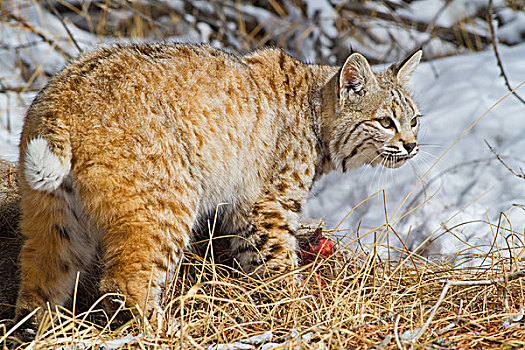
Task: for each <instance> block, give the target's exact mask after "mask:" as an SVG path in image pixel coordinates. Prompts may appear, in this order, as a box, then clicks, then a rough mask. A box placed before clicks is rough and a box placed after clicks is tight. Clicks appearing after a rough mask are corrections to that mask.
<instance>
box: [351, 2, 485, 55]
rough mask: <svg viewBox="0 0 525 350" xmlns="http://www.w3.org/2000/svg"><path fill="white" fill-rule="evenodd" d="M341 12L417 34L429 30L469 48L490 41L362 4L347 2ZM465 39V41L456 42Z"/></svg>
mask: <svg viewBox="0 0 525 350" xmlns="http://www.w3.org/2000/svg"><path fill="white" fill-rule="evenodd" d="M341 9H342V10H345V11H349V12H353V13H355V14H357V15H361V16H366V17H370V18H378V19H382V20H385V21H389V22H392V23H399V24H402V25H404V26H409V27H410V28H413V29H415V30H417V31H419V32H425V33H426V32H429V29H430V28H431V29H432V30H431V34H434V35H436V36H437V37H438V38H440V39H442V40H445V41H448V42H453V43H455V44H457V45H460V46H463V47H467V48H470V47H469V45H468V43H472V42H478V41H479V42H481V43H483V44H489V43H490V41H491V39H490V38H489V37H487V36H485V35H483V34H479V33H473V32H470V31H468V30H466V29H465V28H457V27H444V26H440V25H438V24H435V23H427V22H424V21H419V20H416V19H414V18H410V17H407V16H403V15H398V14H396V15H395V16H394V15H392V14H390V13H386V12H383V11H381V10H378V9H377V8H369V7H366V6H364V5H363V4H358V3H355V2H347V3H345V4H344V5H342V6H341ZM458 39H465V40H458Z"/></svg>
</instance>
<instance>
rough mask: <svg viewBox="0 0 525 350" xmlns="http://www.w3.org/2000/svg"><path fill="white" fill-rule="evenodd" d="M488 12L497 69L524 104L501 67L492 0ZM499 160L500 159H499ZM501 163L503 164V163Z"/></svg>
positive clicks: (524, 102) (523, 101) (510, 89)
mask: <svg viewBox="0 0 525 350" xmlns="http://www.w3.org/2000/svg"><path fill="white" fill-rule="evenodd" d="M488 12H489V14H488V18H487V23H488V24H489V32H490V36H491V38H492V48H493V49H494V55H495V56H496V60H497V61H498V67H499V70H500V72H501V76H502V77H503V80H505V85H506V86H507V88H508V89H509V91H511V92H512V94H513V95H514V97H516V98H517V99H518V100H519V101H521V103H523V104H525V100H523V98H521V96H520V95H518V93H517V92H516V91H514V89H513V88H512V87H511V86H510V83H509V78H507V74H505V69H503V62H501V58H500V56H499V51H498V38H497V37H496V31H495V30H494V24H493V23H492V17H493V13H492V0H489V7H488ZM489 147H490V146H489ZM498 159H499V157H498ZM500 161H501V159H500ZM501 162H502V161H501ZM502 163H503V162H502ZM503 164H505V163H503ZM509 170H510V169H509Z"/></svg>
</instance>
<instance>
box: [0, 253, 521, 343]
mask: <svg viewBox="0 0 525 350" xmlns="http://www.w3.org/2000/svg"><path fill="white" fill-rule="evenodd" d="M371 248H372V249H370V250H369V252H368V253H358V252H356V251H353V250H348V249H340V250H339V251H338V252H336V253H335V254H334V255H332V256H331V257H330V258H327V259H319V260H318V261H317V262H316V263H314V264H313V265H310V266H306V267H303V268H302V270H301V271H298V272H300V273H301V276H302V277H303V279H302V280H301V281H300V282H299V283H297V284H296V285H287V284H286V283H284V282H283V279H282V276H281V277H276V278H274V279H272V280H264V281H257V280H252V279H250V278H248V277H239V276H238V273H237V272H236V271H234V270H233V269H231V268H229V267H226V266H224V265H217V264H213V263H212V262H209V261H203V260H200V261H199V260H198V259H192V260H194V261H193V262H192V263H189V262H188V263H185V264H184V265H182V266H181V269H180V271H179V272H178V274H177V275H176V277H175V280H174V281H173V283H171V284H170V285H171V288H170V289H169V290H167V291H166V294H165V304H164V309H165V313H164V314H162V315H161V316H162V317H160V322H158V323H157V324H156V325H151V324H150V323H149V322H148V321H145V320H144V319H141V318H135V319H134V320H132V321H130V322H129V323H128V324H126V325H125V326H123V327H121V328H119V329H116V330H115V329H111V319H108V320H106V321H105V322H100V319H101V318H102V319H103V317H106V316H102V315H103V311H101V310H99V309H98V306H97V305H96V304H95V305H94V306H93V309H92V310H91V311H89V312H86V313H82V314H78V315H75V316H73V315H72V313H71V312H69V311H64V312H63V313H60V314H55V315H53V321H54V324H53V325H52V326H51V327H50V328H47V329H46V325H43V327H42V328H41V330H40V331H39V332H38V334H37V336H36V339H35V340H34V341H33V342H32V343H31V344H25V345H24V347H26V346H27V348H35V349H36V348H57V347H59V346H70V348H74V346H75V345H77V346H78V345H79V344H84V345H88V344H90V345H95V344H99V345H100V344H102V343H103V342H104V341H108V340H113V341H114V340H115V339H120V338H122V337H125V336H128V337H130V338H131V336H133V337H134V343H129V344H128V345H129V346H130V347H132V348H152V349H156V348H163V347H168V348H206V347H208V346H209V345H211V344H212V343H231V342H233V341H235V340H238V339H245V338H247V337H249V336H252V335H255V334H261V333H264V332H268V331H271V332H272V336H273V342H276V343H281V347H280V348H292V346H296V345H297V346H299V348H306V349H310V348H311V349H317V348H320V349H325V348H340V349H343V348H345V349H347V348H368V347H372V348H378V347H379V346H380V344H383V345H381V346H385V347H384V348H398V347H400V348H407V347H408V346H413V347H415V348H429V347H430V348H438V349H443V348H452V347H454V348H489V347H492V348H514V347H523V346H525V340H524V339H525V328H524V323H523V322H521V321H523V319H522V316H519V314H520V312H521V313H523V312H524V311H523V309H521V308H522V307H523V305H524V301H525V300H524V297H525V290H524V286H523V281H522V280H520V279H519V277H523V272H522V269H523V268H524V266H523V262H522V261H520V258H521V254H522V253H523V250H522V251H521V253H519V254H517V255H512V254H511V255H510V257H509V258H503V256H509V254H508V252H504V251H493V252H492V254H490V255H489V254H487V255H485V256H476V255H461V256H458V257H457V258H456V260H455V261H447V262H445V261H442V262H430V261H428V260H426V259H424V258H421V257H419V256H417V255H414V254H412V255H401V257H400V258H399V259H398V260H390V261H385V260H383V259H381V258H380V257H379V256H378V255H377V254H375V253H374V252H376V251H377V250H378V249H374V248H378V247H377V246H376V247H371ZM480 258H482V259H483V260H484V263H483V264H482V265H479V264H478V267H476V268H472V267H468V266H470V265H473V264H474V262H475V261H479V260H478V259H480ZM312 271H315V272H316V273H315V274H313V273H312ZM517 271H520V272H518V273H516V272H517ZM447 281H449V282H447ZM450 281H464V282H450ZM436 306H437V307H436ZM520 309H521V311H520ZM95 315H96V316H95ZM94 318H97V319H99V324H94V323H92V322H91V320H93V319H94ZM511 318H513V319H514V320H515V321H516V324H515V325H513V326H509V323H512V322H511V321H510V320H511ZM100 323H101V324H103V326H101V325H100ZM425 323H428V328H426V329H423V328H424V325H425ZM47 326H49V323H48V324H47ZM422 329H423V332H422V334H418V333H419V332H420V331H421V330H422ZM124 339H128V338H124ZM407 339H408V340H407ZM410 339H412V340H413V342H411V341H410ZM128 340H129V339H128ZM2 341H3V342H4V339H3V338H2ZM121 341H124V340H121ZM4 344H5V342H4ZM107 345H108V344H106V346H107Z"/></svg>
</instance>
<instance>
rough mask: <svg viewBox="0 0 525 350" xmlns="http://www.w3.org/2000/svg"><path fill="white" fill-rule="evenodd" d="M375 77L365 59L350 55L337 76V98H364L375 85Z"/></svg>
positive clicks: (357, 55)
mask: <svg viewBox="0 0 525 350" xmlns="http://www.w3.org/2000/svg"><path fill="white" fill-rule="evenodd" d="M376 82H377V81H376V77H375V75H374V73H373V72H372V69H371V68H370V65H369V64H368V61H367V60H366V58H364V56H363V55H361V54H359V53H353V54H351V55H350V56H349V57H348V58H347V59H346V62H345V64H344V65H343V67H342V68H341V73H340V75H339V87H338V88H339V98H341V99H342V100H344V99H345V98H347V97H350V96H352V95H354V96H364V95H365V94H366V92H367V90H368V89H369V88H370V87H371V86H372V85H373V84H376Z"/></svg>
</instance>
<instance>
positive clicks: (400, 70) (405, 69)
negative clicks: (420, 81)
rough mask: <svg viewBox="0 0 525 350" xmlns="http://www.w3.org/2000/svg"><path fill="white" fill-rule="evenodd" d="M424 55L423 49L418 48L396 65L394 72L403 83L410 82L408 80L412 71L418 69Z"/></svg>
mask: <svg viewBox="0 0 525 350" xmlns="http://www.w3.org/2000/svg"><path fill="white" fill-rule="evenodd" d="M422 55H423V51H422V50H421V49H417V50H416V51H414V52H413V53H411V54H410V55H409V56H408V57H407V58H405V59H404V60H403V61H402V62H400V63H399V64H396V65H394V73H395V74H396V77H397V80H398V81H399V82H400V83H401V84H408V81H409V80H410V77H411V76H412V73H414V71H415V70H416V68H417V65H418V64H419V61H420V60H421V56H422Z"/></svg>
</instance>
